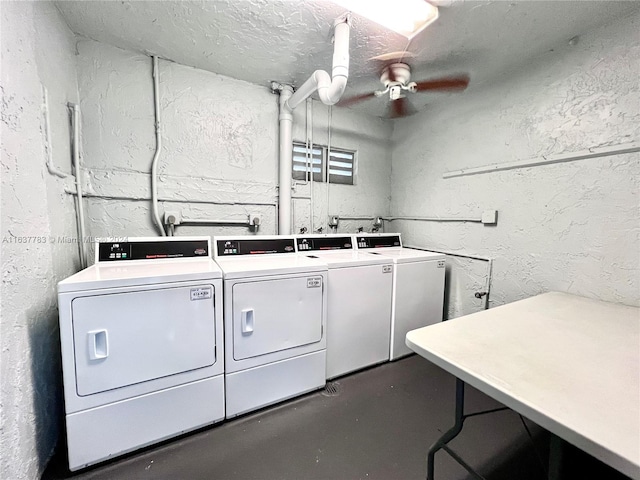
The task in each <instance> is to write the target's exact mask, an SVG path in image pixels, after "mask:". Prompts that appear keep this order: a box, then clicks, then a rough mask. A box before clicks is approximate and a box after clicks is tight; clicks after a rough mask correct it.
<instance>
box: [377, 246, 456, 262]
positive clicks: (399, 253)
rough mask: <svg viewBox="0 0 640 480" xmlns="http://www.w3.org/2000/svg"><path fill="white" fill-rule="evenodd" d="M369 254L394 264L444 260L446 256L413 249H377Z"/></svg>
mask: <svg viewBox="0 0 640 480" xmlns="http://www.w3.org/2000/svg"><path fill="white" fill-rule="evenodd" d="M366 253H367V254H369V255H373V256H376V257H378V256H379V257H384V258H387V259H391V260H393V262H394V263H410V262H423V261H426V260H444V259H445V255H444V254H442V253H434V252H426V251H424V250H415V249H413V248H407V247H402V248H377V249H375V250H367V251H366Z"/></svg>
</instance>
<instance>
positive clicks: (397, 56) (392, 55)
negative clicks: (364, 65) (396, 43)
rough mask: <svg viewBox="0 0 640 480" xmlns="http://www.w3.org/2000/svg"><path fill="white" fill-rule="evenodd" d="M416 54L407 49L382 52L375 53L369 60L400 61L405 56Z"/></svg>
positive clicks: (412, 56)
mask: <svg viewBox="0 0 640 480" xmlns="http://www.w3.org/2000/svg"><path fill="white" fill-rule="evenodd" d="M415 57H416V54H415V53H413V52H410V51H408V50H399V51H397V52H389V53H383V54H382V55H377V56H375V57H371V58H370V59H369V60H370V61H374V62H385V63H389V62H393V63H395V62H402V61H403V60H404V59H405V58H415Z"/></svg>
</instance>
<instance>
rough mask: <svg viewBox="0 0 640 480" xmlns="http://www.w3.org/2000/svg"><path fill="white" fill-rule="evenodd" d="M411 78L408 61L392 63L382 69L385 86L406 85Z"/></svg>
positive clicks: (381, 78) (382, 79)
mask: <svg viewBox="0 0 640 480" xmlns="http://www.w3.org/2000/svg"><path fill="white" fill-rule="evenodd" d="M410 79H411V69H410V68H409V65H407V64H406V63H392V64H391V65H389V66H388V67H386V68H385V69H384V70H383V71H382V75H381V76H380V81H381V82H382V83H383V84H384V86H385V87H388V86H389V84H401V85H406V84H407V82H409V80H410Z"/></svg>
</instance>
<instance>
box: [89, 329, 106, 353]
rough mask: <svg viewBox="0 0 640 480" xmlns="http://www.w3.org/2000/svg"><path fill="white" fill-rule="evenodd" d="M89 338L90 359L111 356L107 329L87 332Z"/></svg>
mask: <svg viewBox="0 0 640 480" xmlns="http://www.w3.org/2000/svg"><path fill="white" fill-rule="evenodd" d="M87 337H88V339H89V360H102V359H103V358H107V357H108V356H109V336H108V335H107V331H106V330H92V331H91V332H87Z"/></svg>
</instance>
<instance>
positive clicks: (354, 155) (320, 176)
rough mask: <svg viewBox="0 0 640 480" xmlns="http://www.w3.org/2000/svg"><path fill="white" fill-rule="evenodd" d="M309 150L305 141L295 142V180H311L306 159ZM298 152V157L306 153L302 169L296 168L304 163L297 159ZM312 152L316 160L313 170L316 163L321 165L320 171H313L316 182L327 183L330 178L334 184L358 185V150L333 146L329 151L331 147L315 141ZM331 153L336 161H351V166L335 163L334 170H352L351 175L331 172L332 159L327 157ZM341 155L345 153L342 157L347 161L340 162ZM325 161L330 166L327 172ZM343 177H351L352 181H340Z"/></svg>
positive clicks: (293, 149)
mask: <svg viewBox="0 0 640 480" xmlns="http://www.w3.org/2000/svg"><path fill="white" fill-rule="evenodd" d="M296 149H297V150H296ZM308 150H309V148H308V147H307V145H306V144H305V143H304V142H298V141H294V142H293V147H292V154H293V161H292V166H291V177H292V179H293V180H294V181H303V182H306V181H309V171H308V168H306V167H307V165H308V163H307V161H306V160H307V156H306V155H307V151H308ZM317 150H319V152H316V151H317ZM296 153H297V154H298V158H300V156H301V155H304V159H305V162H304V167H303V168H302V169H300V168H297V169H296V166H297V167H300V166H301V164H302V162H301V161H300V160H298V161H296ZM312 153H313V162H314V163H313V164H312V170H315V168H316V165H319V169H320V171H319V172H316V171H314V172H313V181H314V182H318V183H327V180H328V182H329V183H330V184H333V185H356V175H357V159H358V152H357V151H356V150H350V149H347V148H342V147H331V150H330V152H329V148H328V147H327V146H326V145H321V144H317V143H314V144H313V149H312ZM318 153H319V155H318ZM329 153H330V154H331V155H330V156H331V158H332V159H333V161H334V162H336V163H347V164H349V163H350V165H351V167H350V168H349V167H348V166H345V165H334V169H333V170H334V172H335V171H345V172H350V175H339V174H336V173H332V172H331V170H332V168H331V164H330V161H329V160H331V159H330V158H327V156H328V155H329ZM334 154H336V155H334ZM340 155H344V156H345V157H342V158H344V160H347V161H345V162H340V158H341V157H340ZM318 162H319V163H318ZM325 162H326V164H327V166H328V167H329V168H328V169H327V170H328V172H326V171H325V168H324V166H325ZM343 177H344V178H345V179H349V180H350V181H348V180H347V181H340V179H341V178H343ZM336 180H338V181H336Z"/></svg>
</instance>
